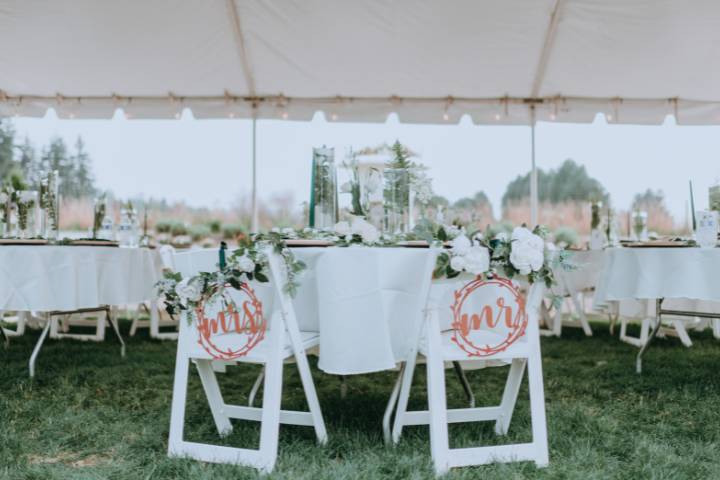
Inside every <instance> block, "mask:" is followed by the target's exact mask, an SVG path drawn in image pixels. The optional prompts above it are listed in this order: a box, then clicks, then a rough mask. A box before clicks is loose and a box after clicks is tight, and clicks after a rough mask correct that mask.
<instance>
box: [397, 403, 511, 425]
mask: <svg viewBox="0 0 720 480" xmlns="http://www.w3.org/2000/svg"><path fill="white" fill-rule="evenodd" d="M502 413H503V411H502V408H501V407H499V406H498V407H476V408H452V409H448V411H447V422H448V423H465V422H487V421H494V420H497V419H499V418H500V417H501V416H502ZM402 422H403V424H404V425H428V424H429V423H430V411H429V410H413V411H409V412H405V414H404V415H403V418H402Z"/></svg>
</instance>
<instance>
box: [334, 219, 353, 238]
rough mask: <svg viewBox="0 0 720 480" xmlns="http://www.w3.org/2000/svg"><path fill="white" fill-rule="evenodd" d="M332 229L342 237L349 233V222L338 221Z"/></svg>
mask: <svg viewBox="0 0 720 480" xmlns="http://www.w3.org/2000/svg"><path fill="white" fill-rule="evenodd" d="M333 230H334V231H335V233H337V234H338V235H340V236H341V237H344V236H345V235H347V234H349V233H350V224H349V223H348V222H338V223H336V224H335V226H334V227H333Z"/></svg>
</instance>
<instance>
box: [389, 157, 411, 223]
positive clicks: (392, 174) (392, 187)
mask: <svg viewBox="0 0 720 480" xmlns="http://www.w3.org/2000/svg"><path fill="white" fill-rule="evenodd" d="M383 175H384V177H385V188H384V192H385V232H386V233H390V234H400V233H407V232H408V230H409V227H410V172H409V171H408V170H407V169H404V168H386V169H385V171H384V172H383Z"/></svg>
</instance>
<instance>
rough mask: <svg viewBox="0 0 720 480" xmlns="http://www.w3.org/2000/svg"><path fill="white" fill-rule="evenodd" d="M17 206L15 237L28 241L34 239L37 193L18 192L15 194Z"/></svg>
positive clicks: (30, 191)
mask: <svg viewBox="0 0 720 480" xmlns="http://www.w3.org/2000/svg"><path fill="white" fill-rule="evenodd" d="M15 198H16V200H15V204H16V206H17V228H18V232H17V235H16V236H17V237H18V238H22V239H30V238H33V237H35V235H36V232H35V227H36V220H37V204H38V192H36V191H33V190H20V191H17V192H15Z"/></svg>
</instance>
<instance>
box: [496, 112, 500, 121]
mask: <svg viewBox="0 0 720 480" xmlns="http://www.w3.org/2000/svg"><path fill="white" fill-rule="evenodd" d="M495 120H496V121H497V120H500V114H499V113H496V114H495Z"/></svg>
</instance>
